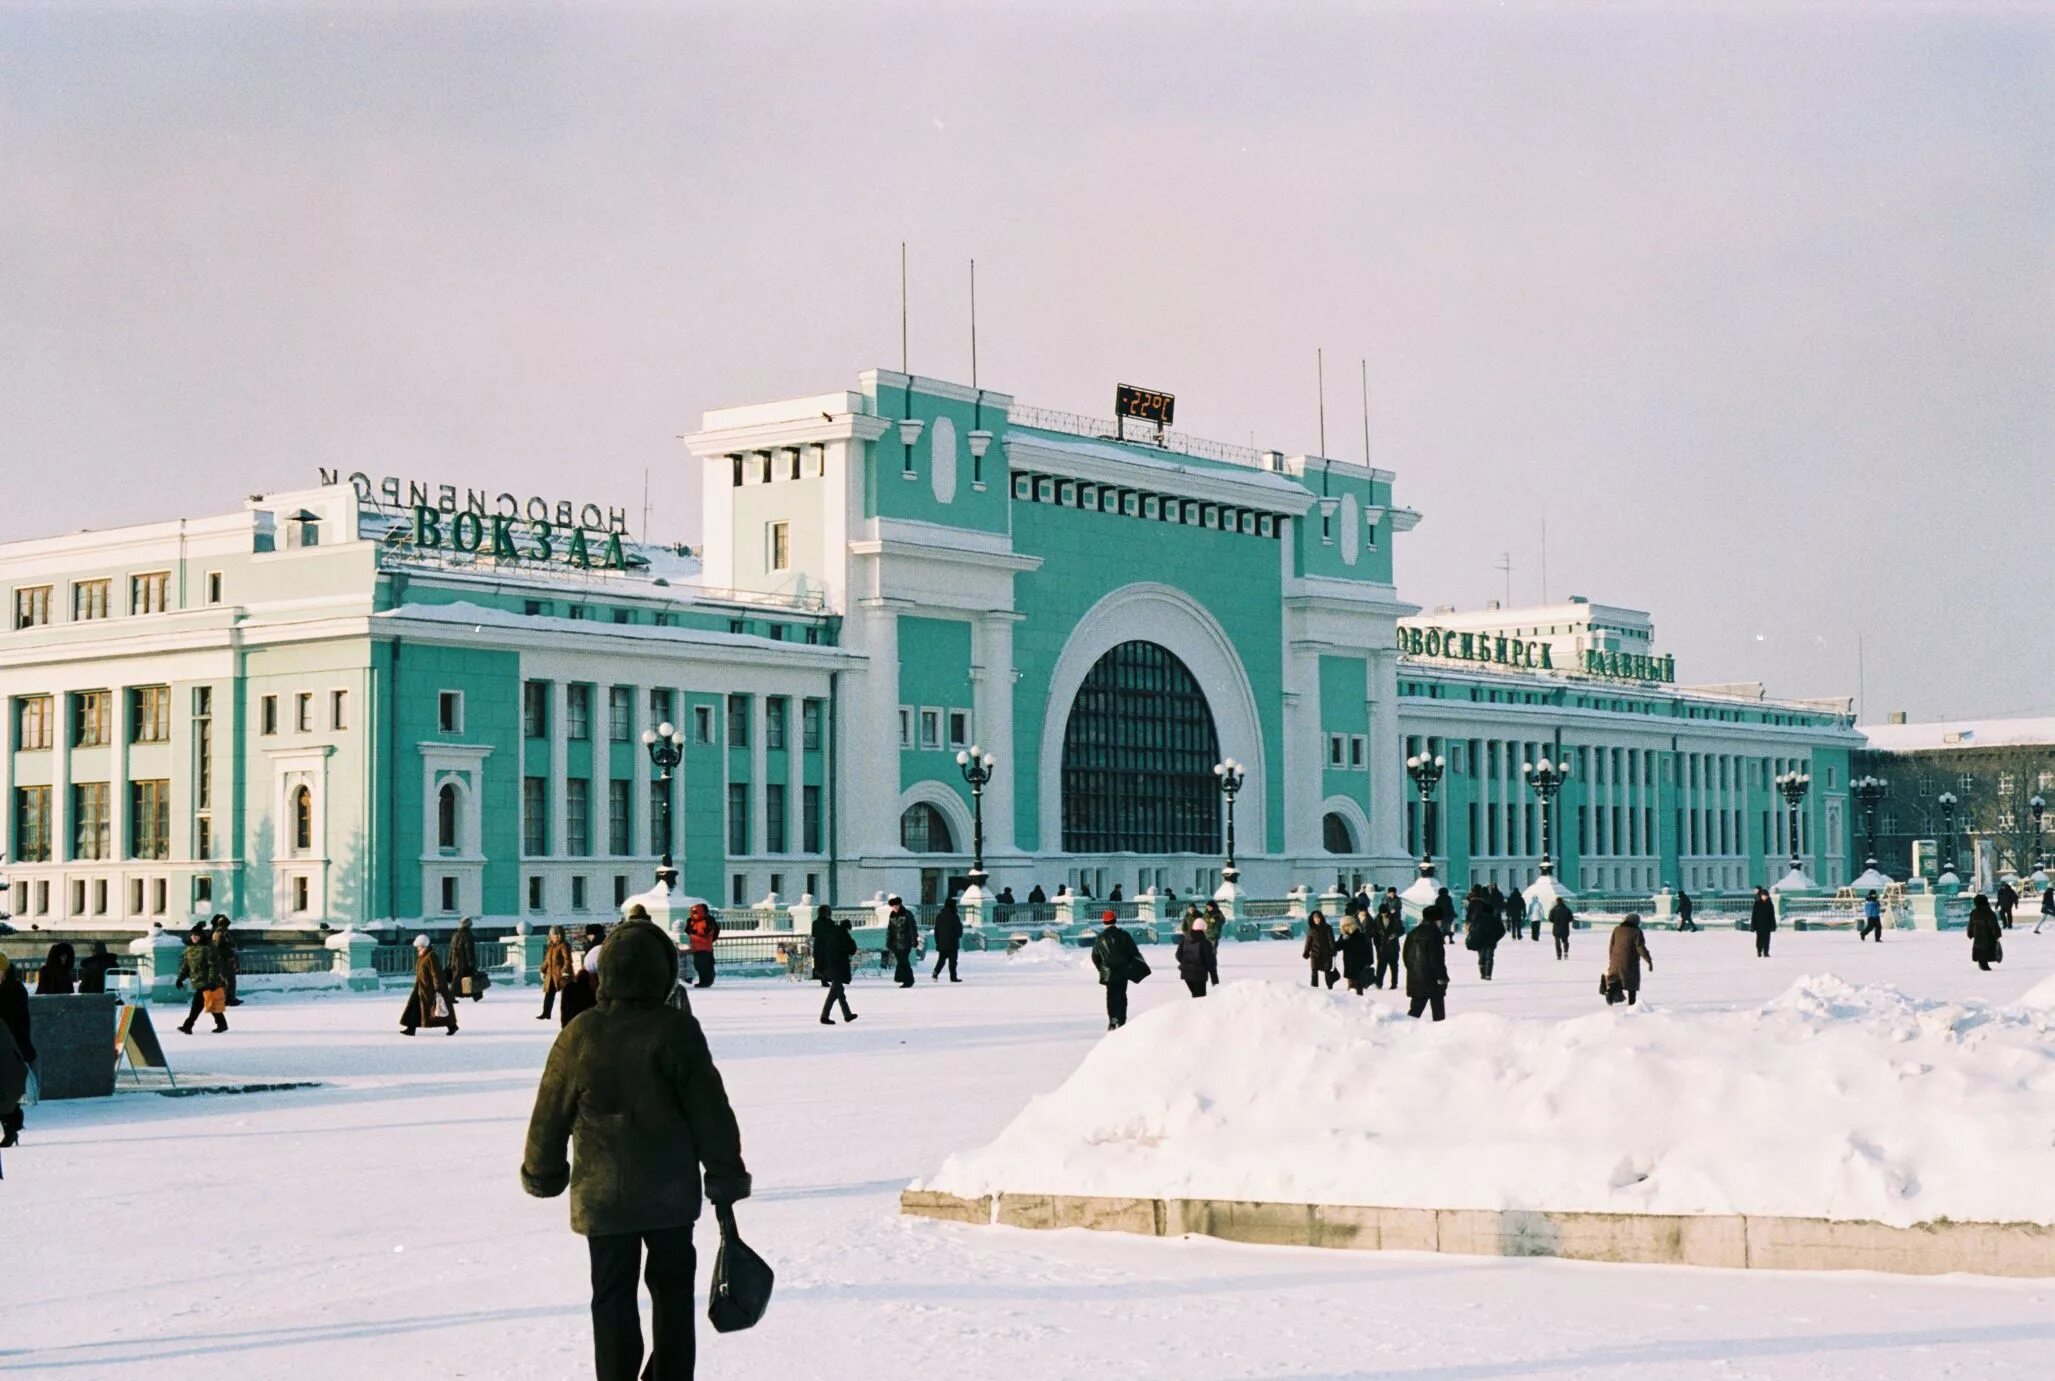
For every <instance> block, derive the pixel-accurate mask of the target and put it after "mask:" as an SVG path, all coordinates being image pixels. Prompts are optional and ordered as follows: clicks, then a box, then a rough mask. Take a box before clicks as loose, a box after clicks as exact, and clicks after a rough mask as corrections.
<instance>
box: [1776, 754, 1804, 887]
mask: <svg viewBox="0 0 2055 1381" xmlns="http://www.w3.org/2000/svg"><path fill="white" fill-rule="evenodd" d="M1776 786H1777V791H1778V792H1779V793H1780V794H1781V795H1782V796H1783V798H1784V809H1785V812H1786V815H1785V820H1786V826H1785V827H1786V829H1788V830H1789V832H1790V835H1791V871H1792V872H1793V873H1794V874H1797V873H1803V872H1804V871H1805V866H1804V864H1803V863H1801V862H1800V861H1799V858H1798V806H1799V803H1800V802H1802V801H1804V800H1805V793H1806V791H1807V790H1809V789H1810V788H1811V786H1812V774H1811V773H1809V772H1800V771H1799V770H1798V769H1797V768H1795V767H1794V768H1792V769H1791V770H1790V771H1789V772H1782V773H1779V774H1778V775H1777V779H1776Z"/></svg>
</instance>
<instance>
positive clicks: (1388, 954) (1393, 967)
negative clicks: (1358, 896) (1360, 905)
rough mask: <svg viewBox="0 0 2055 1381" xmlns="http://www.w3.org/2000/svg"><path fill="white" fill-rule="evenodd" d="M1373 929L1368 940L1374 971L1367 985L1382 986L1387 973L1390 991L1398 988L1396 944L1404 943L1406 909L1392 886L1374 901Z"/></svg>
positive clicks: (1397, 947) (1397, 946) (1397, 945)
mask: <svg viewBox="0 0 2055 1381" xmlns="http://www.w3.org/2000/svg"><path fill="white" fill-rule="evenodd" d="M1375 925H1376V928H1375V930H1373V931H1372V932H1371V936H1370V938H1371V940H1372V941H1373V942H1375V944H1376V946H1377V972H1376V973H1375V974H1374V975H1373V976H1372V978H1371V986H1372V987H1374V988H1378V989H1382V988H1383V987H1384V980H1385V977H1386V976H1387V975H1389V976H1390V978H1391V988H1392V991H1393V992H1397V991H1398V987H1399V947H1400V946H1402V945H1403V944H1405V942H1406V908H1405V906H1404V904H1403V903H1401V902H1400V901H1399V893H1398V889H1397V888H1396V887H1387V888H1385V889H1384V900H1383V901H1381V902H1379V903H1378V904H1377V918H1376V922H1375Z"/></svg>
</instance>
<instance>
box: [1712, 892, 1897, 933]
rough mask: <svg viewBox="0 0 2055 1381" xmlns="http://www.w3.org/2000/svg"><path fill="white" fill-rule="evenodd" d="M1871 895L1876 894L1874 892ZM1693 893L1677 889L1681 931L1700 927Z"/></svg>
mask: <svg viewBox="0 0 2055 1381" xmlns="http://www.w3.org/2000/svg"><path fill="white" fill-rule="evenodd" d="M1871 895H1875V894H1874V893H1872V894H1871ZM1692 909H1693V908H1692V903H1691V894H1690V893H1689V892H1686V891H1685V890H1684V889H1683V888H1681V887H1679V888H1678V889H1677V929H1678V930H1679V931H1680V932H1681V931H1686V930H1696V929H1698V922H1696V921H1694V920H1692V919H1691V912H1692Z"/></svg>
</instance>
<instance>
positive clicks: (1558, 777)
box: [1520, 758, 1570, 877]
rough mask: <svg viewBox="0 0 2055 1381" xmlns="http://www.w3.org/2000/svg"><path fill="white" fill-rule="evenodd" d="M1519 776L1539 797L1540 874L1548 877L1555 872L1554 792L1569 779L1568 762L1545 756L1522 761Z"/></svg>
mask: <svg viewBox="0 0 2055 1381" xmlns="http://www.w3.org/2000/svg"><path fill="white" fill-rule="evenodd" d="M1520 776H1521V777H1522V778H1523V779H1525V781H1526V783H1527V785H1528V786H1530V787H1532V788H1533V789H1534V794H1535V795H1536V796H1539V797H1540V798H1541V875H1542V876H1543V877H1548V876H1550V875H1551V874H1553V873H1554V872H1555V861H1554V859H1553V857H1552V855H1551V846H1552V845H1553V844H1554V842H1555V833H1554V830H1553V825H1554V821H1555V810H1554V805H1555V799H1556V793H1557V792H1558V791H1561V790H1562V789H1563V783H1564V782H1566V781H1568V780H1569V779H1570V764H1569V761H1568V760H1567V759H1565V760H1564V761H1562V762H1550V761H1549V760H1548V759H1547V758H1543V759H1542V760H1541V761H1540V762H1523V763H1521V764H1520Z"/></svg>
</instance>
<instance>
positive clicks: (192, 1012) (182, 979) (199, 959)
mask: <svg viewBox="0 0 2055 1381" xmlns="http://www.w3.org/2000/svg"><path fill="white" fill-rule="evenodd" d="M172 986H173V987H178V988H185V987H190V988H191V989H192V993H193V1001H192V1005H191V1006H190V1007H188V1008H187V1009H186V1019H185V1020H184V1021H183V1022H182V1023H180V1025H179V1028H178V1029H179V1031H180V1033H182V1034H184V1035H188V1036H190V1035H192V1034H193V1023H194V1022H196V1021H198V1020H199V1019H200V1013H202V1012H204V1011H206V1010H207V994H209V993H211V992H213V991H214V990H215V989H217V988H219V987H221V986H222V982H221V962H220V959H219V958H218V956H217V953H216V951H215V948H214V946H213V945H210V944H208V943H207V936H206V935H205V934H204V933H203V932H202V931H201V929H200V926H199V924H198V923H197V922H195V923H194V925H193V928H192V929H191V930H189V931H187V932H186V947H185V949H184V951H183V952H181V953H180V955H179V957H178V978H177V979H176V980H175V981H174V982H173V984H172ZM226 1001H227V999H226V997H225V996H224V998H223V1003H224V1005H225V1004H226ZM213 1016H214V1031H215V1034H217V1035H219V1034H220V1033H221V1032H223V1031H226V1030H227V1029H228V1018H227V1016H225V1015H223V1014H222V1013H220V1012H216V1013H214V1014H213Z"/></svg>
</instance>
